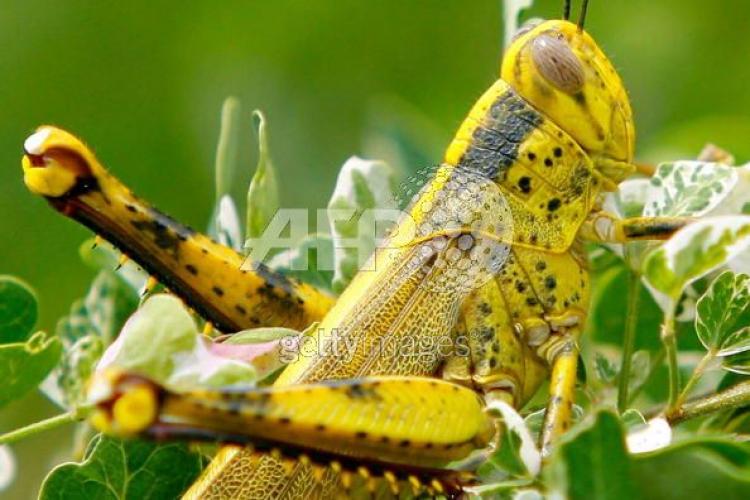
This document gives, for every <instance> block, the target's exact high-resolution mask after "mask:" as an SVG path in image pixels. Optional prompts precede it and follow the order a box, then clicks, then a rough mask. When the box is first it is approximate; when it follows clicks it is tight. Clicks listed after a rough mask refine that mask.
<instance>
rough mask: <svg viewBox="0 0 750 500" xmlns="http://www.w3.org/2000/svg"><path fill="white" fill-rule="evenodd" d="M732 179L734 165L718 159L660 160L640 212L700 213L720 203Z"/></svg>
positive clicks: (726, 194) (648, 214)
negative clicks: (711, 160)
mask: <svg viewBox="0 0 750 500" xmlns="http://www.w3.org/2000/svg"><path fill="white" fill-rule="evenodd" d="M736 183H737V173H736V172H735V168H733V167H729V166H727V165H722V164H720V163H708V162H701V161H676V162H673V163H662V164H660V165H659V166H658V168H657V169H656V172H655V173H654V175H653V176H652V177H651V179H650V189H649V190H648V193H647V197H646V204H645V207H644V210H643V215H644V216H654V215H670V216H693V217H697V216H700V215H703V214H705V213H707V212H709V211H710V210H712V209H713V208H714V207H716V206H717V205H718V204H719V203H721V201H723V200H724V199H725V198H726V197H727V196H728V195H729V193H730V192H731V191H732V189H733V188H734V186H735V184H736Z"/></svg>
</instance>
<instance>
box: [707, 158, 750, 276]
mask: <svg viewBox="0 0 750 500" xmlns="http://www.w3.org/2000/svg"><path fill="white" fill-rule="evenodd" d="M734 170H735V171H736V172H737V185H736V186H735V187H734V189H733V190H732V192H731V193H729V196H727V197H726V198H725V199H724V200H723V201H722V202H721V203H720V204H719V205H718V206H717V207H716V208H715V209H714V210H712V211H711V214H710V215H731V214H743V215H750V163H746V164H745V165H742V166H740V167H735V169H734ZM727 267H729V269H731V270H732V271H734V272H736V273H745V274H750V253H749V252H744V253H741V254H739V255H737V256H736V257H735V258H734V259H732V260H731V261H729V264H727Z"/></svg>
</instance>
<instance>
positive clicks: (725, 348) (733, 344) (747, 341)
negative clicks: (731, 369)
mask: <svg viewBox="0 0 750 500" xmlns="http://www.w3.org/2000/svg"><path fill="white" fill-rule="evenodd" d="M747 350H750V326H746V327H744V328H741V329H740V330H737V331H736V332H734V333H732V334H731V335H729V336H728V337H727V338H726V340H725V341H724V342H723V343H722V344H721V350H720V351H719V352H718V353H716V355H717V356H721V357H723V356H733V355H735V354H739V353H741V352H745V351H747Z"/></svg>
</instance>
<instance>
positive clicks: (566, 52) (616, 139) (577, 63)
mask: <svg viewBox="0 0 750 500" xmlns="http://www.w3.org/2000/svg"><path fill="white" fill-rule="evenodd" d="M501 76H502V78H503V80H505V81H506V82H508V83H509V84H511V85H512V86H513V88H514V89H515V90H516V92H518V93H519V94H520V95H521V96H522V97H523V98H525V99H526V100H527V101H529V102H530V103H531V104H532V105H534V107H536V108H537V109H538V110H539V111H541V112H542V113H543V114H545V115H546V116H548V117H549V118H550V119H551V120H553V121H554V122H555V123H556V124H557V125H558V126H560V127H561V128H562V129H564V130H565V131H566V132H567V133H568V134H570V135H571V136H572V137H573V138H574V139H575V140H576V141H577V142H578V144H580V145H581V147H583V148H584V149H585V150H586V151H587V152H588V153H589V155H590V156H591V157H592V159H593V160H594V162H595V164H597V163H598V164H601V165H602V167H603V168H602V170H603V172H602V173H603V174H604V175H606V176H609V177H612V180H613V181H615V182H619V181H620V180H622V179H621V178H617V177H621V175H620V173H618V172H617V169H613V168H611V165H613V164H618V163H621V164H629V163H631V162H632V159H633V148H634V142H635V130H634V127H633V116H632V111H631V109H630V102H629V100H628V95H627V92H626V91H625V87H624V86H623V84H622V81H621V80H620V77H619V75H618V74H617V72H616V71H615V69H614V67H613V66H612V63H611V62H610V61H609V59H607V56H605V55H604V53H603V52H602V51H601V49H600V48H599V46H598V45H597V44H596V42H595V41H594V39H593V38H591V36H589V34H588V33H586V32H585V31H583V29H581V28H579V27H578V26H577V25H576V24H574V23H571V22H568V21H563V20H555V21H546V22H543V23H541V24H538V25H536V26H531V27H528V28H526V29H522V30H521V31H520V32H519V34H518V35H516V38H515V40H513V42H512V43H511V45H510V47H508V50H507V52H506V54H505V57H504V59H503V64H502V69H501ZM597 160H599V161H597ZM608 166H609V168H607V167H608ZM623 167H625V165H623ZM622 174H625V172H622Z"/></svg>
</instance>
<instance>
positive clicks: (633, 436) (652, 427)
mask: <svg viewBox="0 0 750 500" xmlns="http://www.w3.org/2000/svg"><path fill="white" fill-rule="evenodd" d="M626 442H627V445H628V451H630V453H646V452H649V451H654V450H658V449H660V448H665V447H667V446H669V444H670V443H671V442H672V428H671V427H670V426H669V423H668V422H667V420H666V419H665V418H653V419H651V420H649V421H648V422H647V423H646V425H644V426H641V427H637V428H636V429H634V430H632V431H631V432H628V436H627V438H626Z"/></svg>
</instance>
